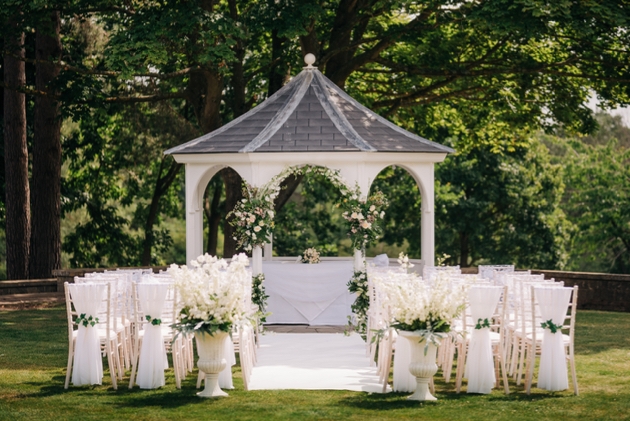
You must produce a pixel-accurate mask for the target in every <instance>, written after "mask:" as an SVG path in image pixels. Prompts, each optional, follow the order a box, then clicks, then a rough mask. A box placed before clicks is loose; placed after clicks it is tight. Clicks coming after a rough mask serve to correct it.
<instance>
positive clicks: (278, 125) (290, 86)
mask: <svg viewBox="0 0 630 421" xmlns="http://www.w3.org/2000/svg"><path fill="white" fill-rule="evenodd" d="M236 152H416V153H418V152H424V153H451V152H454V150H453V149H451V148H449V147H446V146H443V145H440V144H438V143H435V142H431V141H430V140H427V139H424V138H422V137H420V136H417V135H415V134H413V133H410V132H408V131H406V130H404V129H402V128H400V127H398V126H396V125H395V124H393V123H391V122H390V121H388V120H387V119H385V118H383V117H381V116H379V115H378V114H376V113H375V112H373V111H372V110H370V109H368V108H366V107H364V106H363V105H361V104H359V103H358V102H357V101H356V100H354V99H353V98H352V97H350V96H349V95H348V94H346V93H345V92H344V91H343V90H341V89H340V88H339V87H337V85H335V84H334V83H333V82H332V81H331V80H330V79H328V78H327V77H326V76H324V75H323V74H322V73H321V72H320V71H319V70H317V68H316V67H312V66H310V65H309V66H307V67H305V68H304V70H303V71H302V72H300V73H299V74H298V75H297V76H295V77H294V78H293V79H292V80H291V81H290V82H289V83H287V84H286V85H285V86H284V87H283V88H282V89H280V90H279V91H278V92H276V93H275V94H274V95H272V96H271V97H269V98H268V99H267V100H265V101H264V102H263V103H261V104H260V105H258V106H257V107H255V108H253V109H252V110H250V111H249V112H247V113H245V114H243V115H242V116H240V117H239V118H237V119H235V120H233V121H231V122H230V123H228V124H226V125H225V126H223V127H221V128H219V129H217V130H215V131H213V132H210V133H208V134H205V135H203V136H201V137H198V138H197V139H193V140H191V141H189V142H187V143H184V144H182V145H179V146H176V147H174V148H171V149H169V150H167V151H166V152H165V154H208V153H210V154H215V153H236Z"/></svg>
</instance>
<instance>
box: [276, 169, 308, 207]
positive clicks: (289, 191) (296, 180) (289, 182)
mask: <svg viewBox="0 0 630 421" xmlns="http://www.w3.org/2000/svg"><path fill="white" fill-rule="evenodd" d="M303 179H304V174H299V175H297V176H295V175H293V174H291V175H290V176H288V177H287V178H285V179H284V180H282V183H281V184H280V193H279V194H278V197H276V201H275V203H274V210H275V212H276V214H277V213H278V212H279V211H280V209H282V207H283V206H284V205H286V203H287V202H288V201H289V199H290V198H291V195H293V192H294V191H295V189H297V186H299V185H300V183H301V182H302V180H303Z"/></svg>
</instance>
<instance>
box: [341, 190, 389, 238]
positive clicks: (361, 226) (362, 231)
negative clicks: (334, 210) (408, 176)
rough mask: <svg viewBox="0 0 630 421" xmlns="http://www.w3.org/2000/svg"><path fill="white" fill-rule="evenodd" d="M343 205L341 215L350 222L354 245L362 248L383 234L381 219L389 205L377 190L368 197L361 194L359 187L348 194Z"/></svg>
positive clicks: (350, 234)
mask: <svg viewBox="0 0 630 421" xmlns="http://www.w3.org/2000/svg"><path fill="white" fill-rule="evenodd" d="M341 206H342V207H343V208H344V209H345V211H344V212H343V213H342V214H341V216H342V217H343V218H344V219H345V220H346V221H348V222H349V224H350V233H349V234H348V235H349V236H350V239H351V240H352V247H353V248H354V249H356V250H361V249H363V247H365V246H367V245H368V244H370V243H372V242H373V241H375V240H376V239H377V238H378V236H379V235H381V234H382V231H383V230H382V228H381V220H382V219H383V218H384V217H385V212H384V211H383V210H382V208H384V207H386V206H387V199H385V195H383V193H382V192H380V191H377V192H375V193H374V194H372V195H371V196H370V197H368V198H364V197H360V196H359V188H358V187H357V188H356V191H355V192H354V193H353V194H352V195H350V194H348V195H346V197H345V198H344V199H343V201H342V203H341Z"/></svg>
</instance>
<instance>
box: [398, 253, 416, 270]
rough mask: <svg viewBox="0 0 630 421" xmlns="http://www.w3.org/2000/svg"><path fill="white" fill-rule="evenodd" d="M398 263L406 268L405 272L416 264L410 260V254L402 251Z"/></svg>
mask: <svg viewBox="0 0 630 421" xmlns="http://www.w3.org/2000/svg"><path fill="white" fill-rule="evenodd" d="M398 264H399V265H400V267H401V268H403V269H404V270H405V272H409V269H411V268H412V267H414V264H413V263H411V262H410V261H409V256H408V255H406V254H405V253H403V252H402V251H401V252H400V254H399V255H398Z"/></svg>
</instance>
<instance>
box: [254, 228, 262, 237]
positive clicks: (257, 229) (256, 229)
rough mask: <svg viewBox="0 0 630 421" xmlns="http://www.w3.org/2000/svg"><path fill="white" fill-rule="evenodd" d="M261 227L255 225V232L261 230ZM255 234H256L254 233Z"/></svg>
mask: <svg viewBox="0 0 630 421" xmlns="http://www.w3.org/2000/svg"><path fill="white" fill-rule="evenodd" d="M261 229H262V228H260V227H254V232H259V231H260V230H261ZM254 235H256V234H254Z"/></svg>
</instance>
